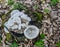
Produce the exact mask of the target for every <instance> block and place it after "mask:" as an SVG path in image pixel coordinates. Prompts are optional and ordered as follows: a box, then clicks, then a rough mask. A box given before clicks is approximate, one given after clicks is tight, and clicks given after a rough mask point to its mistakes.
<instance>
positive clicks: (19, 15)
mask: <svg viewBox="0 0 60 47" xmlns="http://www.w3.org/2000/svg"><path fill="white" fill-rule="evenodd" d="M22 19H23V20H25V21H24V22H22V21H23V20H22ZM29 21H31V18H30V17H28V15H26V14H24V13H23V12H20V11H19V10H13V11H12V12H11V17H10V18H9V20H8V21H7V22H5V24H4V25H5V26H6V27H7V28H8V29H11V30H13V31H15V30H18V31H19V30H21V27H22V28H26V27H27V26H28V23H29ZM4 31H5V32H6V33H8V32H9V31H8V30H7V29H6V28H5V27H4Z"/></svg>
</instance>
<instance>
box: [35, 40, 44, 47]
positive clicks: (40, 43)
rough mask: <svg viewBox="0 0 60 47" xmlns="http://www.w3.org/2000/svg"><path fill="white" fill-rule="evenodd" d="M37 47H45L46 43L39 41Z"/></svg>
mask: <svg viewBox="0 0 60 47" xmlns="http://www.w3.org/2000/svg"><path fill="white" fill-rule="evenodd" d="M35 45H36V46H37V47H44V41H43V40H38V41H37V42H35Z"/></svg>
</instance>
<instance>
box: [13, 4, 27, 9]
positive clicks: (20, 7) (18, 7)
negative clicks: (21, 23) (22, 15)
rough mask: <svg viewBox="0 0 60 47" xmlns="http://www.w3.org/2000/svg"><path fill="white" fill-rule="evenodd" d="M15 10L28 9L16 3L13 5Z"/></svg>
mask: <svg viewBox="0 0 60 47" xmlns="http://www.w3.org/2000/svg"><path fill="white" fill-rule="evenodd" d="M13 9H18V10H27V7H26V6H24V5H23V4H21V3H14V4H13Z"/></svg>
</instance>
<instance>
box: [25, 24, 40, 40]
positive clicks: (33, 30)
mask: <svg viewBox="0 0 60 47" xmlns="http://www.w3.org/2000/svg"><path fill="white" fill-rule="evenodd" d="M38 34H39V29H38V28H37V27H36V26H34V25H30V26H28V27H27V28H26V29H25V30H24V35H25V37H26V38H28V39H34V38H36V37H37V36H38Z"/></svg>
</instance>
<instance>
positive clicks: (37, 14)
mask: <svg viewBox="0 0 60 47" xmlns="http://www.w3.org/2000/svg"><path fill="white" fill-rule="evenodd" d="M33 14H34V16H36V17H37V21H42V19H43V14H42V13H38V12H34V13H33Z"/></svg>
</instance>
